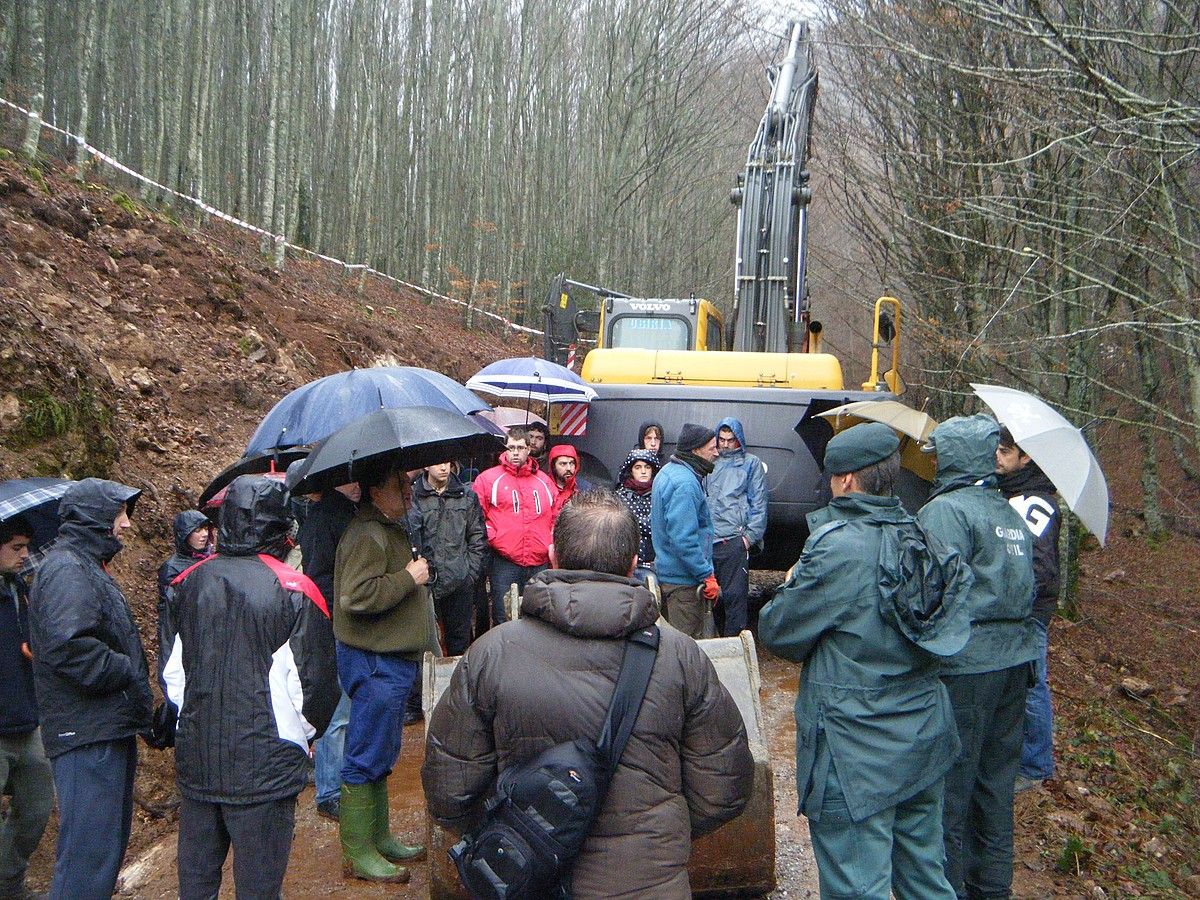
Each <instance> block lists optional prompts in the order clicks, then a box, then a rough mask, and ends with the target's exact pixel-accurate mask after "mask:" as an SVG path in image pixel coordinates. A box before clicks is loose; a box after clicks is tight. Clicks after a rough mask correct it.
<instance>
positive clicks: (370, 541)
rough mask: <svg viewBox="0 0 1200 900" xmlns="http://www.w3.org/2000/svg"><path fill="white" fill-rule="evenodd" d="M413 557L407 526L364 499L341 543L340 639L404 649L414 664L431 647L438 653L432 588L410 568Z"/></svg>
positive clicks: (384, 649) (336, 571)
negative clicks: (410, 572)
mask: <svg viewBox="0 0 1200 900" xmlns="http://www.w3.org/2000/svg"><path fill="white" fill-rule="evenodd" d="M412 558H413V556H412V544H411V543H410V542H409V539H408V533H407V532H406V531H405V530H404V527H403V526H402V525H401V524H400V523H399V522H393V521H391V520H389V519H387V518H385V517H384V515H383V513H381V512H380V511H379V510H378V509H376V508H375V506H374V505H373V504H371V503H370V502H369V501H365V502H363V503H362V505H360V506H359V508H358V511H357V512H355V514H354V518H353V519H351V520H350V524H349V525H348V526H347V527H346V532H345V533H344V534H343V535H342V539H341V540H340V541H338V546H337V560H336V562H335V563H334V568H333V592H334V595H335V596H336V597H337V602H336V603H334V604H333V609H332V610H331V612H332V615H333V634H334V637H336V638H337V639H338V640H339V641H341V642H342V643H343V644H347V645H349V646H351V647H357V648H359V649H360V650H370V651H372V652H374V653H399V654H401V655H403V656H404V657H405V658H406V659H410V660H412V661H414V662H420V660H421V656H422V654H424V652H425V651H426V650H434V652H435V653H436V652H437V650H436V647H437V630H436V628H437V626H436V624H435V623H436V619H434V617H433V604H432V602H431V600H430V599H429V592H428V591H426V590H425V588H424V587H422V586H418V585H417V583H416V582H415V581H413V578H412V576H411V575H409V574H408V572H407V571H406V570H405V568H404V567H405V566H407V565H408V564H409V563H410V562H412Z"/></svg>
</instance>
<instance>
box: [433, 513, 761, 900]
mask: <svg viewBox="0 0 1200 900" xmlns="http://www.w3.org/2000/svg"><path fill="white" fill-rule="evenodd" d="M637 545H638V531H637V526H636V525H635V524H634V522H633V519H632V517H631V516H630V515H629V512H628V511H627V510H626V509H625V507H624V506H623V505H622V503H621V502H620V501H619V500H618V499H617V498H616V497H614V496H613V494H612V492H611V491H596V490H594V491H591V492H588V493H585V494H580V495H579V496H578V497H577V498H576V499H575V501H574V502H572V503H570V504H569V505H568V506H567V507H566V508H565V509H564V510H563V512H562V515H560V516H559V517H558V521H557V522H556V523H555V526H554V544H553V547H552V549H551V553H552V554H554V555H553V561H554V568H553V569H551V570H549V571H546V572H543V573H542V574H540V575H538V576H537V577H535V578H534V579H532V580H531V581H530V582H529V585H528V586H527V587H526V589H525V593H524V594H523V595H522V598H521V617H520V618H519V619H517V620H516V621H514V622H509V623H507V624H504V625H501V626H500V627H499V628H494V629H492V630H491V631H490V632H488V633H487V634H486V635H484V636H483V637H481V638H480V639H479V640H477V641H476V642H475V643H474V644H472V645H471V648H470V649H469V650H468V651H467V653H466V656H464V657H463V658H462V660H461V661H460V662H459V664H458V666H457V668H456V669H455V670H454V675H453V676H452V677H451V679H450V685H449V686H448V687H447V688H446V691H445V693H443V694H442V696H441V699H440V700H439V701H438V704H437V706H436V707H435V708H434V710H433V712H432V713H431V714H430V717H429V724H428V731H427V734H426V738H425V761H424V764H423V765H422V767H421V782H422V784H423V785H424V788H425V799H426V803H427V804H428V807H429V814H430V815H431V816H432V817H433V818H434V820H435V821H437V822H438V823H440V824H441V825H443V826H444V827H446V828H451V829H454V830H463V829H464V828H470V827H471V826H472V825H473V824H474V821H475V820H476V819H477V817H478V814H479V808H480V806H481V805H482V801H483V800H485V799H486V798H487V795H488V793H489V792H490V791H491V790H492V789H493V788H494V786H495V782H496V777H497V775H498V774H499V773H500V772H502V771H504V770H505V769H506V768H508V767H510V766H512V765H515V764H519V763H522V762H525V761H527V760H528V759H529V758H530V757H531V756H532V755H534V754H535V753H537V752H538V751H539V750H543V749H545V748H547V747H551V746H553V745H555V744H558V743H560V742H563V741H570V740H577V739H579V738H585V737H586V738H591V739H595V738H596V737H597V736H598V735H599V732H600V726H601V724H602V723H603V721H604V718H605V713H606V710H607V708H608V703H609V700H610V699H611V697H612V693H613V685H614V683H615V682H616V679H617V674H618V672H619V671H620V668H621V660H622V657H623V655H624V653H625V647H626V645H627V643H628V638H629V636H630V635H631V634H634V633H636V632H637V631H639V630H641V629H645V628H649V627H650V626H652V625H653V624H654V622H655V620H656V619H657V618H658V607H657V605H656V604H655V602H654V595H653V594H651V593H650V591H648V590H647V589H646V588H645V587H644V586H643V585H641V584H640V583H638V581H636V580H635V579H634V578H633V577H632V572H633V569H634V566H635V565H636V563H637ZM753 782H754V763H753V759H752V758H751V756H750V749H749V746H748V743H747V738H746V728H745V725H744V723H743V721H742V716H741V714H740V713H739V712H738V708H737V706H736V704H735V703H734V702H733V698H732V697H731V696H730V695H729V692H728V691H727V690H726V689H725V687H724V685H722V684H721V682H720V680H719V679H718V678H717V673H716V670H715V669H714V668H713V664H712V662H711V661H710V660H709V659H708V656H707V655H706V654H705V653H704V651H703V650H701V649H700V648H699V647H698V646H697V645H696V642H695V641H693V640H691V639H690V638H688V637H686V636H685V635H682V634H680V633H679V632H678V631H677V630H675V629H674V628H669V627H664V628H662V629H661V640H660V643H659V648H658V658H657V660H656V662H655V664H654V669H653V672H652V673H651V676H650V681H649V685H648V686H647V688H646V694H645V699H644V700H643V701H642V707H641V712H640V714H638V715H637V716H636V721H635V722H634V724H633V731H632V733H631V735H630V737H629V743H628V744H627V745H626V746H625V749H624V752H623V753H622V755H621V759H620V761H619V764H618V765H617V767H616V772H615V773H614V774H613V778H612V782H611V786H610V787H609V790H608V792H607V794H606V795H605V797H604V802H603V803H602V804H601V806H600V809H599V811H598V814H597V816H596V819H595V821H594V823H593V824H592V828H591V837H589V838H588V840H587V842H586V843H585V844H584V845H583V849H582V851H581V852H580V854H579V856H578V857H576V858H575V860H574V861H573V863H572V867H571V874H570V886H571V896H574V897H580V898H585V897H617V896H620V897H653V898H655V900H684V898H689V897H691V887H690V884H689V882H688V871H687V863H688V857H689V856H690V854H691V848H692V839H693V837H698V836H700V835H703V834H706V833H708V832H710V831H712V830H714V829H715V828H717V827H718V826H719V825H721V824H722V823H723V822H727V821H729V820H730V819H732V818H734V817H735V816H736V815H738V813H740V812H741V811H742V809H743V808H744V807H745V805H746V803H747V802H748V801H749V799H750V793H751V789H752V786H753Z"/></svg>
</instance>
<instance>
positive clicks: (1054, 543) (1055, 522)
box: [996, 427, 1062, 793]
mask: <svg viewBox="0 0 1200 900" xmlns="http://www.w3.org/2000/svg"><path fill="white" fill-rule="evenodd" d="M996 475H997V476H998V478H999V479H1000V493H1002V494H1003V495H1004V496H1005V497H1007V498H1008V503H1009V505H1010V506H1011V507H1012V508H1013V509H1015V510H1016V511H1017V515H1019V516H1020V517H1021V518H1022V519H1024V520H1025V527H1026V528H1028V529H1029V533H1030V534H1031V535H1033V580H1034V584H1035V587H1036V591H1037V593H1036V595H1035V596H1034V598H1033V620H1034V624H1035V625H1036V626H1037V638H1038V658H1037V665H1036V668H1037V671H1036V673H1035V677H1036V679H1037V680H1036V683H1035V684H1034V686H1033V687H1031V688H1030V689H1029V691H1028V693H1026V695H1025V741H1024V745H1023V746H1022V747H1021V768H1020V770H1019V771H1018V773H1017V792H1018V793H1019V792H1021V791H1022V790H1029V789H1031V788H1033V787H1036V786H1037V785H1038V784H1040V783H1041V782H1042V781H1044V780H1045V779H1047V778H1053V777H1054V707H1053V706H1052V705H1051V702H1050V683H1049V681H1048V680H1047V672H1046V659H1047V649H1048V646H1049V637H1050V619H1051V617H1053V615H1054V611H1055V610H1056V609H1058V532H1059V528H1060V526H1061V525H1062V517H1061V516H1060V515H1059V514H1058V501H1056V500H1055V499H1054V495H1055V494H1056V493H1057V491H1056V489H1055V487H1054V485H1053V484H1051V483H1050V479H1049V478H1047V477H1046V473H1045V472H1043V471H1042V469H1041V467H1040V466H1039V465H1038V464H1037V463H1035V462H1034V461H1033V460H1032V459H1031V458H1030V457H1029V455H1028V454H1027V453H1025V452H1024V451H1023V450H1021V448H1020V447H1018V446H1017V444H1016V442H1015V441H1014V440H1013V437H1012V432H1010V431H1009V430H1008V429H1007V428H1004V427H1001V429H1000V446H999V447H998V448H997V449H996Z"/></svg>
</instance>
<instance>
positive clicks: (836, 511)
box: [759, 494, 970, 822]
mask: <svg viewBox="0 0 1200 900" xmlns="http://www.w3.org/2000/svg"><path fill="white" fill-rule="evenodd" d="M810 521H811V522H813V523H814V524H813V526H812V535H811V537H809V539H808V542H807V544H805V547H804V554H803V555H802V556H801V557H800V561H799V562H798V563H796V565H795V566H794V567H793V569H792V571H791V572H790V573H789V575H788V578H787V580H786V581H785V582H784V584H783V586H782V587H781V588H780V589H779V591H778V592H777V593H776V595H775V598H774V599H773V600H772V601H771V602H770V603H769V604H767V606H765V607H764V608H763V611H762V613H761V615H760V617H759V637H760V639H761V640H762V642H763V644H764V645H765V646H766V647H767V648H768V649H769V650H770V651H771V652H772V653H775V654H776V655H778V656H782V657H784V658H785V659H790V660H793V661H795V662H802V663H804V668H803V669H802V671H801V673H800V690H799V693H798V695H797V697H796V786H797V791H798V793H799V795H800V811H801V812H802V813H804V815H806V816H808V817H809V818H810V819H812V820H814V821H819V819H820V813H821V805H822V801H823V799H824V793H825V781H826V778H827V775H828V772H829V764H830V760H831V759H832V763H833V764H834V765H835V766H836V767H837V776H838V780H839V782H840V783H841V787H842V791H843V793H844V794H845V797H846V803H847V805H848V807H849V810H850V815H851V816H852V817H853V819H854V820H855V821H856V822H861V821H863V820H865V819H867V818H868V817H870V816H872V815H874V814H875V813H878V812H880V811H882V810H885V809H888V808H890V807H893V806H896V805H897V804H899V803H901V802H903V801H904V800H906V799H908V798H909V797H912V796H913V795H914V794H916V793H918V792H919V791H921V790H924V789H925V788H926V787H928V786H929V785H931V784H933V783H934V782H936V781H937V780H938V779H939V778H941V777H942V776H943V775H944V774H945V772H946V771H947V769H949V768H950V765H951V763H952V762H953V761H954V758H955V757H956V756H957V755H958V752H959V742H958V734H957V732H956V731H955V728H954V716H953V713H952V711H951V708H950V698H949V696H948V695H947V693H946V689H945V687H943V686H942V683H941V682H940V681H939V680H938V674H939V671H940V668H941V667H940V661H939V657H938V656H935V655H934V652H936V653H939V654H944V653H947V652H951V653H952V652H955V651H956V650H958V649H959V648H960V647H962V646H963V644H964V643H965V641H966V639H967V636H968V633H969V619H968V618H967V617H966V614H965V613H966V610H965V606H964V604H963V603H962V601H961V598H962V597H963V596H964V595H965V591H966V590H967V589H968V588H969V584H970V573H969V572H968V571H967V570H966V569H965V567H961V566H959V565H958V560H957V556H956V555H955V554H953V553H952V552H948V551H946V550H945V549H944V548H940V547H935V548H934V555H931V556H929V559H930V563H931V565H933V566H937V567H939V569H940V571H941V572H942V573H944V575H945V579H944V580H945V585H944V594H943V590H942V589H940V588H939V589H936V590H935V592H934V595H933V597H932V603H931V604H930V608H929V609H928V610H924V611H920V612H921V614H920V615H913V614H912V612H911V611H910V612H908V613H906V614H905V615H903V616H898V615H896V612H895V608H896V605H897V603H896V601H897V600H900V599H903V598H898V597H897V596H895V595H890V596H885V595H884V592H883V591H882V590H881V587H880V584H881V581H888V580H891V581H893V582H895V581H896V579H895V578H893V579H886V578H881V577H880V571H879V567H880V562H881V554H880V550H881V545H882V544H883V542H884V540H885V539H886V538H887V536H888V535H889V534H891V535H894V534H896V533H897V531H901V532H904V533H906V534H911V535H915V536H917V537H918V538H919V536H920V531H919V529H918V528H917V525H916V522H915V520H914V519H913V518H912V517H911V516H909V515H908V513H906V512H905V511H904V509H903V508H902V507H901V506H900V501H899V500H898V499H896V498H895V497H874V496H870V495H867V494H848V495H846V496H843V497H838V498H836V499H834V500H833V502H832V503H830V505H829V506H828V507H827V508H826V509H825V510H820V511H819V512H817V513H814V514H813V516H812V517H810ZM822 522H823V523H824V524H821V523H822ZM889 529H890V531H889ZM883 559H884V560H892V561H893V562H894V561H895V554H894V553H891V554H889V553H886V552H885V553H884V556H883ZM885 564H888V565H891V563H886V562H885ZM939 601H940V606H939V605H938V603H939ZM901 620H903V621H901ZM906 633H908V634H911V635H913V637H915V638H917V639H918V640H919V641H920V643H921V645H922V646H918V645H917V643H914V640H913V639H912V638H910V637H906ZM925 646H928V647H929V648H931V649H932V650H933V651H934V652H930V650H926V649H923V647H925Z"/></svg>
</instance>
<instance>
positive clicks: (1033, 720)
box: [1020, 619, 1054, 781]
mask: <svg viewBox="0 0 1200 900" xmlns="http://www.w3.org/2000/svg"><path fill="white" fill-rule="evenodd" d="M1034 621H1035V622H1036V624H1037V629H1038V658H1037V661H1036V662H1037V666H1036V671H1035V678H1036V682H1035V683H1034V685H1033V687H1031V688H1030V689H1029V690H1028V691H1026V693H1025V742H1024V744H1022V745H1021V769H1020V772H1021V774H1022V775H1024V776H1025V777H1026V778H1032V779H1035V780H1039V781H1040V780H1042V779H1045V778H1053V777H1054V707H1053V705H1052V704H1051V702H1050V683H1049V681H1048V679H1047V677H1046V675H1047V672H1046V655H1047V645H1048V644H1049V640H1050V630H1049V628H1048V627H1047V626H1045V625H1043V624H1042V623H1041V622H1037V620H1036V619H1035V620H1034Z"/></svg>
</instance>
